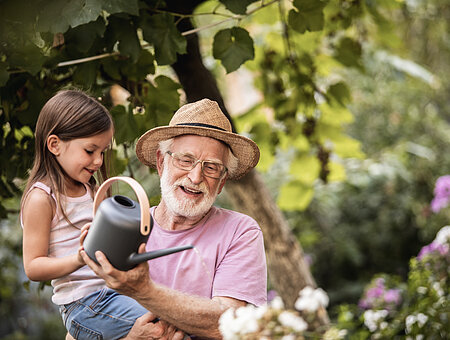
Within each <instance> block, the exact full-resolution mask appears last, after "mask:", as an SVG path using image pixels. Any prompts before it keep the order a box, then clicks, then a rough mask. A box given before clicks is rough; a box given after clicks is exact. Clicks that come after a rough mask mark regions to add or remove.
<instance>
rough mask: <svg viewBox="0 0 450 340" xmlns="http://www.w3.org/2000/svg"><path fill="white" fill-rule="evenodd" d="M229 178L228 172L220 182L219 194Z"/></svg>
mask: <svg viewBox="0 0 450 340" xmlns="http://www.w3.org/2000/svg"><path fill="white" fill-rule="evenodd" d="M227 179H228V172H227V173H226V175H225V177H224V178H222V179H221V180H220V181H221V183H220V184H219V191H218V192H217V195H218V194H220V193H221V192H222V189H223V186H224V185H225V183H226V181H227Z"/></svg>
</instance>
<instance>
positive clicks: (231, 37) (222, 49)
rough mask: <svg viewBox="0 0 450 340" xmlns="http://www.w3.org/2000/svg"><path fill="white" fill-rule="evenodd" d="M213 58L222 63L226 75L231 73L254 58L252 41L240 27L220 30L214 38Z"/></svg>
mask: <svg viewBox="0 0 450 340" xmlns="http://www.w3.org/2000/svg"><path fill="white" fill-rule="evenodd" d="M213 56H214V58H216V59H219V60H220V61H222V65H223V66H224V67H225V69H226V71H227V73H230V72H233V71H235V70H237V69H238V68H239V66H241V65H242V64H243V63H244V62H245V61H247V60H251V59H253V58H254V56H255V50H254V48H253V39H252V38H251V37H250V35H249V33H248V32H247V31H246V30H245V29H243V28H240V27H233V28H228V29H224V30H221V31H219V32H217V33H216V35H215V36H214V42H213Z"/></svg>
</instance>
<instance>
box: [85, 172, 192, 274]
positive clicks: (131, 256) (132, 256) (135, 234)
mask: <svg viewBox="0 0 450 340" xmlns="http://www.w3.org/2000/svg"><path fill="white" fill-rule="evenodd" d="M116 181H122V182H125V183H127V184H129V185H130V186H131V188H133V190H134V192H135V193H136V196H137V198H138V201H139V203H137V202H135V201H133V200H132V199H130V198H128V197H126V196H122V195H115V196H113V197H109V198H107V199H105V200H104V198H105V196H106V192H107V190H108V188H109V187H110V186H111V184H112V183H113V182H116ZM93 210H94V211H93V215H94V219H93V221H92V225H91V227H90V229H89V232H88V234H87V236H86V238H85V240H84V243H83V246H84V250H85V251H86V253H87V254H88V256H89V257H90V258H91V259H92V260H94V261H95V262H97V260H96V258H95V252H96V251H97V250H100V251H102V252H103V253H104V254H105V255H106V257H107V258H108V260H109V262H110V263H111V264H112V265H113V266H114V267H115V268H117V269H119V270H129V269H131V268H133V267H135V266H136V265H137V264H139V263H141V262H144V261H148V260H151V259H155V258H157V257H161V256H165V255H169V254H173V253H176V252H179V251H183V250H187V249H192V248H193V246H192V245H187V246H180V247H174V248H167V249H160V250H154V251H150V252H148V253H142V254H138V248H139V246H140V245H141V244H142V243H147V240H148V238H149V236H150V232H151V231H152V227H153V219H152V218H151V216H150V206H149V203H148V199H147V195H146V194H145V191H144V189H143V188H142V187H141V185H140V184H139V183H138V182H137V181H136V180H134V179H132V178H130V177H112V178H110V179H108V180H107V181H105V182H104V183H103V184H102V185H101V186H100V188H99V189H98V191H97V193H96V195H95V197H94V209H93Z"/></svg>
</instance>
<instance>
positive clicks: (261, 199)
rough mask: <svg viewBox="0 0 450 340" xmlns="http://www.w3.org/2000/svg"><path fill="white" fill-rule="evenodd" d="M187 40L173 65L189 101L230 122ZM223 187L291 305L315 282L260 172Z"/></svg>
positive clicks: (184, 9) (187, 8) (183, 9)
mask: <svg viewBox="0 0 450 340" xmlns="http://www.w3.org/2000/svg"><path fill="white" fill-rule="evenodd" d="M196 3H197V2H195V1H194V2H191V1H180V2H178V1H173V2H170V1H169V2H168V4H169V7H170V10H171V11H174V12H177V13H184V14H189V13H192V12H193V10H194V8H195V4H196ZM192 28H193V26H192V24H191V22H190V20H182V21H181V22H180V23H179V29H180V31H181V32H185V31H187V30H190V29H192ZM187 43H188V45H187V54H184V55H179V56H178V60H177V62H176V63H175V64H173V65H172V67H173V69H174V70H175V72H176V74H177V76H178V79H179V80H180V83H181V84H182V86H183V88H184V90H185V92H186V96H187V100H188V102H192V101H196V100H199V99H202V98H209V99H211V100H215V101H217V102H218V103H219V105H220V107H221V108H222V110H223V111H224V113H225V114H226V115H227V116H228V118H229V119H230V121H231V124H232V125H233V123H232V120H231V117H230V116H229V115H228V112H227V110H226V108H225V105H224V102H223V98H222V96H221V94H220V92H219V90H218V87H217V84H216V82H215V79H214V77H213V76H212V74H211V72H210V71H209V70H208V69H207V68H206V67H205V66H204V64H203V60H202V57H201V54H200V49H199V44H198V37H197V35H196V34H192V35H189V36H187ZM225 189H226V191H227V193H228V194H229V196H230V198H231V200H232V202H233V206H234V207H235V209H236V210H238V211H240V212H242V213H245V214H247V215H249V216H251V217H253V218H254V219H255V220H256V221H257V222H258V223H259V225H260V227H261V229H262V231H263V235H264V242H265V248H266V256H267V263H268V271H269V280H270V282H271V283H272V285H273V286H274V288H275V290H276V291H277V292H278V294H279V295H280V296H281V298H282V299H283V302H284V303H285V306H286V307H287V308H293V307H294V303H295V301H296V299H297V297H298V293H299V291H300V290H301V289H302V288H304V287H305V286H307V285H309V286H313V287H315V282H314V279H313V277H312V275H311V272H310V270H309V267H308V265H307V263H306V262H305V260H304V258H303V251H302V249H301V246H300V244H299V242H298V241H297V239H296V238H295V236H294V235H293V234H292V232H291V230H290V228H289V226H288V224H287V222H286V220H285V218H284V217H283V215H282V213H281V211H280V210H279V209H278V206H277V205H276V204H275V202H274V201H273V200H272V198H271V195H270V193H269V192H268V189H267V187H266V186H265V184H264V182H263V181H262V178H261V175H260V174H259V173H258V172H257V171H256V170H252V171H251V172H250V173H249V174H248V175H246V176H245V177H244V178H242V179H240V180H239V181H228V182H227V184H226V185H225ZM319 323H320V324H321V325H324V324H327V323H328V317H327V314H326V311H325V310H322V311H320V312H319Z"/></svg>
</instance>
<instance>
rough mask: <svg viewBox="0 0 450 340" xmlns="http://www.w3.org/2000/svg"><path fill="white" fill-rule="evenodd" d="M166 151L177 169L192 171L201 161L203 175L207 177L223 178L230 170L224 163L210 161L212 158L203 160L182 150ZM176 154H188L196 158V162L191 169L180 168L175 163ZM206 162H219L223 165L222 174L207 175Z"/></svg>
mask: <svg viewBox="0 0 450 340" xmlns="http://www.w3.org/2000/svg"><path fill="white" fill-rule="evenodd" d="M166 153H167V154H168V155H169V156H170V157H171V158H172V164H173V166H174V167H176V168H177V169H180V170H183V171H192V170H193V169H194V168H195V167H196V166H197V164H198V163H200V164H201V169H202V175H203V176H206V177H208V178H213V179H222V178H223V177H224V176H225V174H226V173H227V172H228V168H227V167H226V166H225V165H224V164H222V163H217V162H214V161H210V160H207V159H206V160H203V161H202V160H200V159H196V158H195V157H194V156H191V155H189V154H184V153H181V152H172V151H166ZM174 155H181V156H188V157H190V158H192V159H193V160H194V163H193V164H192V167H191V168H190V169H183V168H180V167H179V166H177V165H176V164H175V162H174V160H176V157H175V156H174ZM205 163H212V164H217V165H219V166H222V167H223V170H222V174H221V175H220V176H219V177H212V176H210V175H207V174H206V173H205V171H204V164H205Z"/></svg>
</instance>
